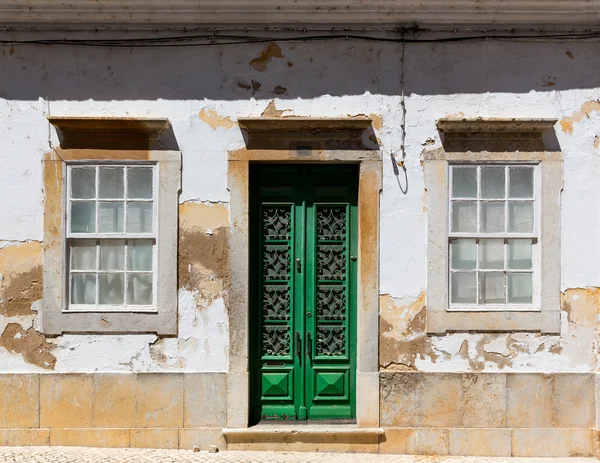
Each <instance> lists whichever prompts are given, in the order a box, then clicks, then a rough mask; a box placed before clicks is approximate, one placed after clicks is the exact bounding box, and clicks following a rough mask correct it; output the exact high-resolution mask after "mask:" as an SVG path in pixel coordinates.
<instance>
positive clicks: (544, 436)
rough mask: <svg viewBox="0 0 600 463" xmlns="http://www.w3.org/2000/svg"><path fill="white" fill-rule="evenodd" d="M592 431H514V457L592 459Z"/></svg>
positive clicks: (563, 429)
mask: <svg viewBox="0 0 600 463" xmlns="http://www.w3.org/2000/svg"><path fill="white" fill-rule="evenodd" d="M594 435H595V432H594V431H593V430H592V429H581V428H553V429H535V428H533V429H513V430H512V455H513V457H592V456H594V445H595V444H594Z"/></svg>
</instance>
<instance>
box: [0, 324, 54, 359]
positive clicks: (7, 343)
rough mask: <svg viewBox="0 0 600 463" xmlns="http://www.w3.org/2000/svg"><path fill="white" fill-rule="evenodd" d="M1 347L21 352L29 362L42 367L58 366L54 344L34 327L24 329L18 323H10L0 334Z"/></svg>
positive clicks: (12, 351)
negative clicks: (54, 353) (53, 351)
mask: <svg viewBox="0 0 600 463" xmlns="http://www.w3.org/2000/svg"><path fill="white" fill-rule="evenodd" d="M0 347H4V348H5V349H6V350H7V351H8V352H11V353H14V354H21V355H22V356H23V360H25V361H26V362H27V363H30V364H32V365H36V366H38V367H40V368H44V369H46V370H53V369H54V367H55V366H56V357H55V356H54V355H53V354H52V352H51V351H52V350H53V349H54V345H53V344H51V343H49V342H48V341H46V338H45V337H44V335H43V334H42V333H39V332H37V331H36V330H35V329H34V328H29V329H28V330H24V329H23V327H22V326H21V325H19V324H18V323H9V324H8V325H7V326H6V329H5V330H4V332H3V333H2V334H1V335H0Z"/></svg>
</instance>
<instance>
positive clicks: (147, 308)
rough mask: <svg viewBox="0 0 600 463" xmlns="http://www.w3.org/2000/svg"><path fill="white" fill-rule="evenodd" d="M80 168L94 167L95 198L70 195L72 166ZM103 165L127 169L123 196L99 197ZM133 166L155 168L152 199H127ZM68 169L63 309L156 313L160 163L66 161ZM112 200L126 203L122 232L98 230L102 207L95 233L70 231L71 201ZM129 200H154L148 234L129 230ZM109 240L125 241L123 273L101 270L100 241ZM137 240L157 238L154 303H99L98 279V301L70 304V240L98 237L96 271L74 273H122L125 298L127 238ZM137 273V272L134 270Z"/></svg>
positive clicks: (73, 310) (77, 271)
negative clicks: (128, 174) (128, 176)
mask: <svg viewBox="0 0 600 463" xmlns="http://www.w3.org/2000/svg"><path fill="white" fill-rule="evenodd" d="M77 167H86V168H91V167H93V168H95V171H96V172H95V182H96V191H95V195H94V198H85V199H74V198H72V197H71V185H72V181H71V175H72V171H73V168H77ZM101 167H124V168H125V172H124V183H123V189H124V190H123V191H124V197H123V198H122V199H120V198H100V196H99V190H100V185H99V181H100V178H99V177H100V168H101ZM131 167H145V168H151V169H152V198H151V199H147V198H127V196H126V192H127V169H128V168H131ZM66 168H67V182H66V189H65V212H66V221H65V222H66V223H65V246H64V249H65V255H64V262H65V266H66V268H65V274H66V285H67V289H66V293H67V297H66V298H65V303H64V309H63V310H65V311H69V312H156V311H157V308H156V303H157V301H156V290H157V287H158V279H157V273H158V272H157V268H158V267H157V265H158V258H157V250H158V249H159V236H158V230H159V225H158V223H159V221H160V217H159V215H158V202H159V198H158V194H159V192H158V178H159V166H158V164H157V163H147V162H139V163H122V162H116V163H112V162H106V163H98V162H81V163H67V164H66ZM102 200H104V201H109V200H110V201H111V202H123V203H124V207H123V225H124V230H123V232H113V233H100V232H98V225H99V209H98V208H96V217H95V220H96V224H95V225H96V226H95V230H96V231H95V232H94V233H77V232H72V231H71V204H72V202H89V201H94V202H95V203H96V205H98V203H99V202H100V201H102ZM128 201H136V202H152V218H153V220H152V231H151V232H149V233H129V232H127V230H126V227H127V202H128ZM110 239H114V240H122V241H125V242H126V244H125V257H124V259H125V268H124V270H123V271H122V272H121V271H119V272H115V271H110V272H109V271H106V272H102V271H100V270H99V266H100V246H99V244H98V241H100V240H110ZM136 239H146V240H153V241H154V245H153V250H152V289H153V290H152V304H150V305H126V304H124V305H120V306H111V305H106V304H99V302H98V301H99V291H100V285H99V284H98V280H97V281H96V302H95V304H72V303H71V291H72V285H71V274H72V273H73V270H72V269H71V265H70V264H71V252H70V251H71V246H70V241H71V240H90V241H91V240H96V241H97V243H96V269H95V271H94V272H91V271H83V270H76V271H75V273H96V274H97V275H100V274H101V273H123V278H124V290H123V291H124V293H123V297H124V299H126V298H127V282H128V279H127V262H128V261H127V257H128V256H127V251H128V247H129V243H128V241H130V240H136ZM135 273H138V272H135Z"/></svg>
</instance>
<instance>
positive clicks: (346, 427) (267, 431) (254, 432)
mask: <svg viewBox="0 0 600 463" xmlns="http://www.w3.org/2000/svg"><path fill="white" fill-rule="evenodd" d="M222 432H223V435H224V436H225V437H228V436H232V437H234V436H240V437H242V436H243V437H260V436H274V435H293V434H302V435H313V436H318V435H331V434H338V435H351V436H381V435H383V434H384V429H383V428H373V427H370V428H365V427H359V426H357V425H355V424H304V423H303V424H287V423H285V424H262V423H261V424H257V425H254V426H251V427H249V428H224V429H223V431H222Z"/></svg>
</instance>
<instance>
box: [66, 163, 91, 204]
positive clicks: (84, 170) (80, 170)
mask: <svg viewBox="0 0 600 463" xmlns="http://www.w3.org/2000/svg"><path fill="white" fill-rule="evenodd" d="M95 197H96V168H95V167H73V168H72V169H71V198H76V199H90V198H95Z"/></svg>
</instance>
